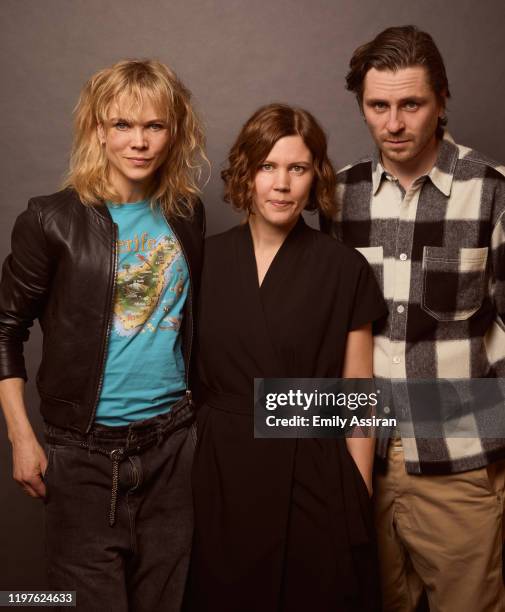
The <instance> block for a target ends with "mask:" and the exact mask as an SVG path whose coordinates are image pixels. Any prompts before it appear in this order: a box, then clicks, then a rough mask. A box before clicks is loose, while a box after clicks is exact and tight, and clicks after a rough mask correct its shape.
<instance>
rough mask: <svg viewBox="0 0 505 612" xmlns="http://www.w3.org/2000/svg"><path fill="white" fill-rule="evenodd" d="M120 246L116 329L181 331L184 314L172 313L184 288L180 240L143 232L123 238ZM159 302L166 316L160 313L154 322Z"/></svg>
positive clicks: (127, 333) (129, 332)
mask: <svg viewBox="0 0 505 612" xmlns="http://www.w3.org/2000/svg"><path fill="white" fill-rule="evenodd" d="M118 247H119V254H120V263H119V269H118V272H117V278H116V298H115V307H114V329H115V332H116V333H117V334H119V335H120V336H130V335H133V334H136V333H138V332H139V331H140V332H141V333H145V332H146V331H148V332H149V331H150V332H154V331H155V329H158V330H164V329H165V330H169V329H170V330H173V331H178V330H179V328H180V325H181V316H175V317H174V316H170V314H169V313H170V311H171V310H172V308H171V307H172V306H173V305H174V303H175V302H176V301H177V299H178V298H179V297H180V296H181V294H182V292H183V290H184V274H183V268H182V265H181V255H182V254H181V250H180V247H179V244H178V243H177V241H176V240H175V239H174V238H173V237H172V236H167V235H166V234H161V235H159V236H157V237H156V238H148V237H147V233H146V232H144V233H143V234H142V235H141V237H140V238H139V237H138V235H135V236H134V238H133V239H132V240H120V241H119V243H118ZM125 255H127V256H126V257H125ZM159 305H160V306H161V307H162V308H163V314H164V316H163V315H162V316H161V318H160V316H159V315H157V316H156V323H154V321H153V322H151V321H150V319H151V318H152V317H153V315H154V314H155V312H156V311H157V307H158V306H159ZM153 323H154V324H153Z"/></svg>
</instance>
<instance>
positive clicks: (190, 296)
mask: <svg viewBox="0 0 505 612" xmlns="http://www.w3.org/2000/svg"><path fill="white" fill-rule="evenodd" d="M165 220H166V222H167V223H168V226H169V228H170V229H171V230H172V232H173V233H174V236H175V237H176V238H177V242H178V243H179V245H180V247H181V251H182V254H183V256H184V259H185V260H186V266H187V267H188V275H189V291H188V312H189V318H190V329H189V348H188V357H187V364H186V398H187V399H188V401H189V403H190V404H191V403H192V395H191V390H190V388H189V364H190V363H191V352H192V347H193V277H192V276H191V266H190V265H189V259H188V256H187V253H186V249H185V248H184V244H183V242H182V240H181V239H180V238H179V236H178V234H177V232H176V231H175V229H174V228H173V226H172V225H171V223H170V221H169V220H168V219H167V216H166V215H165ZM183 356H184V355H183Z"/></svg>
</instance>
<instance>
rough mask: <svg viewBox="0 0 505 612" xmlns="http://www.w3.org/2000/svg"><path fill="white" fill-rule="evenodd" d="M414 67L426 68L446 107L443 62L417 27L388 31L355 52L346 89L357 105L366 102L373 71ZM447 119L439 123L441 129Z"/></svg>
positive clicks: (446, 83) (430, 80)
mask: <svg viewBox="0 0 505 612" xmlns="http://www.w3.org/2000/svg"><path fill="white" fill-rule="evenodd" d="M412 66H423V67H424V68H426V74H427V76H428V81H429V83H430V85H431V88H432V90H433V92H434V93H435V95H436V96H437V98H438V101H439V102H440V103H441V104H443V105H444V104H445V100H446V98H450V96H451V93H450V91H449V82H448V80H447V74H446V71H445V65H444V60H443V59H442V56H441V55H440V51H439V50H438V48H437V45H436V44H435V42H434V40H433V38H432V37H431V36H430V35H429V34H428V33H427V32H423V31H421V30H419V29H418V28H417V27H416V26H412V25H408V26H399V27H393V28H387V29H386V30H384V31H383V32H381V33H380V34H378V35H377V36H376V37H375V38H374V39H373V40H372V41H370V42H368V43H366V44H364V45H361V47H358V48H357V49H356V51H354V53H353V55H352V57H351V61H350V62H349V72H348V73H347V76H346V78H345V80H346V83H347V89H348V90H349V91H352V92H353V93H354V94H356V97H357V99H358V103H359V104H360V106H361V104H362V102H363V83H364V80H365V76H366V74H367V72H368V71H369V70H370V68H375V69H376V70H393V71H396V70H400V69H402V68H410V67H412ZM446 123H447V119H446V118H445V117H444V118H443V119H439V126H443V125H445V124H446Z"/></svg>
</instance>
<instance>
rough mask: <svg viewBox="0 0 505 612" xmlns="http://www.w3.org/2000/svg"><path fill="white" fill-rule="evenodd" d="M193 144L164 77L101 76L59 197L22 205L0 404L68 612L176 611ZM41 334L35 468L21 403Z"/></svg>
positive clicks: (124, 65) (193, 226)
mask: <svg viewBox="0 0 505 612" xmlns="http://www.w3.org/2000/svg"><path fill="white" fill-rule="evenodd" d="M205 160H206V158H205V154H204V151H203V134H202V130H201V127H200V124H199V121H198V119H197V117H196V115H195V113H194V111H193V109H192V107H191V102H190V92H189V91H188V90H187V89H186V88H185V87H184V85H183V84H182V83H181V82H180V80H179V79H178V78H177V76H176V75H175V74H174V73H173V72H172V71H171V70H170V69H169V68H168V67H167V66H165V65H163V64H161V63H159V62H156V61H123V62H119V63H118V64H116V65H114V66H112V67H110V68H106V69H104V70H101V71H100V72H98V73H97V74H95V75H94V76H93V77H92V78H91V79H90V80H89V81H88V83H87V84H86V86H85V87H84V89H83V91H82V94H81V96H80V99H79V102H78V104H77V107H76V121H75V135H74V144H73V151H72V156H71V163H70V169H69V173H68V177H67V179H66V183H65V189H64V190H63V191H60V192H58V193H55V194H53V195H49V196H43V197H36V198H33V199H31V200H30V202H29V204H28V209H27V210H26V211H25V212H24V213H22V214H21V215H20V216H19V218H18V219H17V221H16V225H15V227H14V231H13V236H12V253H11V254H10V255H9V256H8V258H7V260H6V262H5V265H4V270H3V276H2V280H1V285H0V379H1V382H0V401H1V403H2V407H3V410H4V413H5V417H6V420H7V425H8V432H9V438H10V440H11V442H12V449H13V466H14V479H15V480H16V481H17V482H18V483H19V484H20V485H21V486H22V487H23V488H24V490H25V491H26V492H27V493H28V494H29V495H31V496H32V497H40V498H43V499H44V500H45V508H46V525H47V529H46V531H47V533H46V542H47V552H48V562H49V582H50V587H51V588H52V589H64V590H75V591H76V592H77V603H78V607H79V609H80V610H97V609H100V610H114V611H115V612H120V611H125V610H136V611H140V610H146V611H147V610H149V612H152V611H154V610H164V611H165V612H167V611H170V610H178V609H179V608H180V605H181V600H182V594H183V589H184V583H185V579H186V572H187V566H188V559H189V549H190V542H191V537H192V528H193V519H192V506H191V490H190V481H189V472H190V467H191V462H192V456H193V448H194V436H193V434H192V430H191V424H192V420H193V406H192V401H191V390H190V389H191V384H190V380H191V373H192V371H191V355H192V343H193V327H194V325H193V316H194V315H193V305H194V303H195V300H196V292H197V288H198V284H199V276H200V267H201V255H202V240H203V234H204V210H203V206H202V204H201V202H200V201H199V199H198V193H199V190H198V187H197V180H198V170H199V167H200V164H201V162H202V161H205ZM34 319H39V321H40V324H41V328H42V330H43V334H44V343H43V356H42V363H41V366H40V369H39V373H38V377H37V384H38V390H39V393H40V397H41V412H42V416H43V418H44V421H45V435H46V450H43V448H42V447H41V446H40V445H39V442H38V441H37V439H36V436H35V434H34V432H33V429H32V427H31V425H30V422H29V420H28V418H27V414H26V409H25V405H24V400H23V387H24V381H25V380H26V371H25V366H24V360H23V341H25V340H26V339H27V337H28V328H29V327H30V326H31V325H32V323H33V321H34Z"/></svg>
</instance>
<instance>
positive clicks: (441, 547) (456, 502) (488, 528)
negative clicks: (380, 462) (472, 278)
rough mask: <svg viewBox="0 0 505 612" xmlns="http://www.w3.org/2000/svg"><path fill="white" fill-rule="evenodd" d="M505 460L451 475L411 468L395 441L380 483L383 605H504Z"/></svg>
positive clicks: (390, 610)
mask: <svg viewBox="0 0 505 612" xmlns="http://www.w3.org/2000/svg"><path fill="white" fill-rule="evenodd" d="M504 492H505V461H500V462H498V463H495V464H492V465H490V466H488V467H487V468H482V469H477V470H471V471H470V472H463V473H460V474H449V475H445V476H414V475H409V474H407V473H406V472H405V464H404V459H403V448H402V446H401V443H396V444H391V445H390V449H389V453H388V470H387V473H386V474H381V473H377V474H376V479H375V484H374V501H375V519H376V526H377V539H378V546H379V559H380V564H381V581H382V589H383V599H384V612H413V611H414V610H415V609H416V605H417V603H418V601H419V598H420V596H421V593H422V590H423V588H424V589H425V590H426V593H427V595H428V600H429V604H430V612H467V611H468V612H504V611H505V589H504V587H503V580H502V538H503V527H502V516H503V510H504V497H505V495H504Z"/></svg>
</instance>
